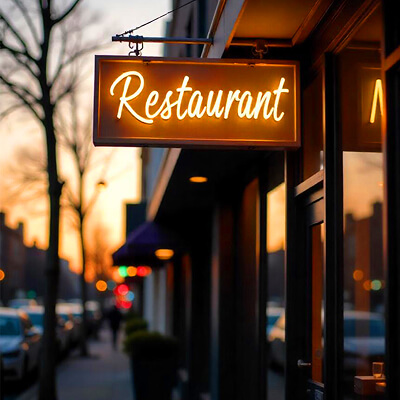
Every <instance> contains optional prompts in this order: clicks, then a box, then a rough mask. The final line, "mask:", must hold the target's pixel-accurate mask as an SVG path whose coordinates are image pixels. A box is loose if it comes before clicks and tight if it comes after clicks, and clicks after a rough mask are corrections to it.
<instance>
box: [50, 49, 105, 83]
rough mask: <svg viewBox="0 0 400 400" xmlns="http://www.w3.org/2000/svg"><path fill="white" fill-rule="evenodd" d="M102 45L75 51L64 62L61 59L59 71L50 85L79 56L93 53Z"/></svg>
mask: <svg viewBox="0 0 400 400" xmlns="http://www.w3.org/2000/svg"><path fill="white" fill-rule="evenodd" d="M102 46H103V45H93V46H91V47H87V48H84V49H81V50H79V51H77V52H76V53H74V54H73V55H71V56H70V57H69V58H68V59H67V60H66V61H65V62H64V63H63V62H62V60H61V61H60V64H59V66H58V68H57V71H56V73H55V74H54V78H53V79H52V82H51V83H50V87H52V86H54V84H55V83H56V81H57V79H58V78H59V77H60V75H61V73H62V72H63V71H64V70H65V68H66V67H68V66H69V65H71V64H73V63H74V62H75V61H76V60H77V59H78V58H80V57H82V56H84V55H85V54H89V53H92V52H93V51H96V50H98V49H99V48H101V47H102Z"/></svg>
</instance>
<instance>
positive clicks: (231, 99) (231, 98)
mask: <svg viewBox="0 0 400 400" xmlns="http://www.w3.org/2000/svg"><path fill="white" fill-rule="evenodd" d="M239 95H240V90H235V91H234V92H233V91H232V90H230V91H229V92H228V98H227V99H226V107H225V113H224V119H228V117H229V111H230V110H231V107H232V103H233V102H234V101H235V100H237V101H239Z"/></svg>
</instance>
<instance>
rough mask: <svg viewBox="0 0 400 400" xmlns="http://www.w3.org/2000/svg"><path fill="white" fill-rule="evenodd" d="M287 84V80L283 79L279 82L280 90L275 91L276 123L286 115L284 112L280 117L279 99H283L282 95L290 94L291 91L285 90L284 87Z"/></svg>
mask: <svg viewBox="0 0 400 400" xmlns="http://www.w3.org/2000/svg"><path fill="white" fill-rule="evenodd" d="M284 84H285V78H281V81H280V82H279V87H278V89H276V90H274V95H275V96H276V97H275V104H274V120H275V121H277V122H278V121H280V120H281V119H282V118H283V116H284V115H285V113H284V112H283V111H282V112H281V113H280V115H279V117H278V105H279V99H280V97H281V93H289V89H284V88H283V85H284Z"/></svg>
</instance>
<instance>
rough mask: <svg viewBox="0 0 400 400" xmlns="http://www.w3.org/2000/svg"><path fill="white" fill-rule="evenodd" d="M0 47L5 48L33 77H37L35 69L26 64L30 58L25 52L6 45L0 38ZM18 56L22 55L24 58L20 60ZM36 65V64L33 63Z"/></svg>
mask: <svg viewBox="0 0 400 400" xmlns="http://www.w3.org/2000/svg"><path fill="white" fill-rule="evenodd" d="M0 49H2V50H6V51H7V52H8V53H10V55H11V56H12V57H13V59H14V60H15V61H16V62H17V63H18V64H19V65H20V66H21V67H23V68H25V69H26V70H27V71H28V72H29V73H30V74H31V75H32V77H33V78H34V79H37V78H38V76H37V75H36V73H35V71H34V70H33V69H32V67H31V66H30V65H29V64H28V62H29V61H31V59H30V58H29V57H28V56H27V55H26V53H25V52H23V51H21V50H18V49H16V48H15V47H11V46H10V45H7V44H5V43H4V41H3V40H2V39H0ZM20 57H24V58H25V59H24V60H21V58H20ZM35 65H36V64H35Z"/></svg>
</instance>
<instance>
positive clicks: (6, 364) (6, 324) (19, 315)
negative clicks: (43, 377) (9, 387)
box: [0, 307, 42, 380]
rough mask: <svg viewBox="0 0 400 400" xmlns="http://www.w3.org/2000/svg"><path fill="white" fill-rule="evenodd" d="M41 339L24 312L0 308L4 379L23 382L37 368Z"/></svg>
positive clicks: (0, 351)
mask: <svg viewBox="0 0 400 400" xmlns="http://www.w3.org/2000/svg"><path fill="white" fill-rule="evenodd" d="M41 337H42V336H41V334H40V333H39V332H38V330H37V329H36V328H34V326H33V325H32V322H31V320H30V319H29V317H28V315H27V314H26V313H25V312H23V311H22V310H15V309H12V308H5V307H2V308H0V353H1V359H2V364H3V370H4V378H5V379H18V380H23V379H25V377H26V376H27V374H28V373H29V372H31V371H32V370H33V369H35V368H37V367H38V365H39V352H40V340H41Z"/></svg>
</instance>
